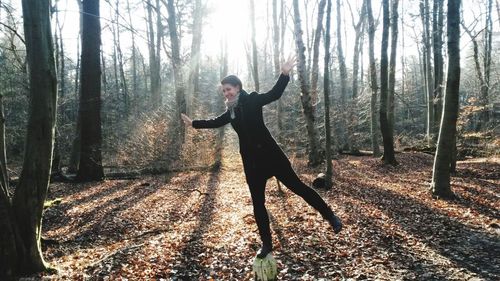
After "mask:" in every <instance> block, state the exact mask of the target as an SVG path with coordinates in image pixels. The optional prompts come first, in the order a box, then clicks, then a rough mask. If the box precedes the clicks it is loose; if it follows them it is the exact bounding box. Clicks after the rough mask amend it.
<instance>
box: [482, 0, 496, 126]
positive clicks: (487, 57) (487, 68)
mask: <svg viewBox="0 0 500 281" xmlns="http://www.w3.org/2000/svg"><path fill="white" fill-rule="evenodd" d="M492 10H493V0H488V3H487V7H486V24H485V28H484V51H483V69H484V83H483V84H482V85H481V105H482V106H483V108H484V109H483V112H482V114H481V122H480V123H479V124H481V126H483V125H484V126H485V125H486V124H487V123H488V122H489V120H490V114H489V109H488V105H489V90H490V87H491V85H490V74H491V50H492V37H493V21H492V19H491V13H492Z"/></svg>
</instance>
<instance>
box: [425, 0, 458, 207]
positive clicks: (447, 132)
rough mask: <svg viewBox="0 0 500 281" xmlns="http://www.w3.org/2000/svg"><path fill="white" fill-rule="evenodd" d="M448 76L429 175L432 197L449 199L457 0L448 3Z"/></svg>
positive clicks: (454, 119) (455, 109)
mask: <svg viewBox="0 0 500 281" xmlns="http://www.w3.org/2000/svg"><path fill="white" fill-rule="evenodd" d="M447 31H448V77H447V80H446V96H445V101H444V110H443V116H442V120H441V126H440V130H439V138H438V144H437V150H436V156H435V158H434V168H433V172H432V183H431V188H432V194H433V196H436V197H439V198H444V199H447V198H453V197H454V194H453V192H452V190H451V185H450V170H451V169H450V167H451V162H452V154H453V151H454V149H455V147H456V145H455V140H456V124H457V118H458V101H459V89H460V0H448V19H447Z"/></svg>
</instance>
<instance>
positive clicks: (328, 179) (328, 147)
mask: <svg viewBox="0 0 500 281" xmlns="http://www.w3.org/2000/svg"><path fill="white" fill-rule="evenodd" d="M331 12H332V1H331V0H328V5H327V7H326V27H325V63H324V69H323V71H324V84H323V88H324V93H323V94H324V99H325V135H326V140H325V156H326V172H325V186H327V187H330V186H331V185H332V174H333V166H332V156H331V155H332V141H331V138H332V135H331V134H332V133H331V129H330V19H331Z"/></svg>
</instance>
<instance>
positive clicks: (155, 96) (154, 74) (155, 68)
mask: <svg viewBox="0 0 500 281" xmlns="http://www.w3.org/2000/svg"><path fill="white" fill-rule="evenodd" d="M146 9H147V13H148V16H147V18H148V24H147V26H148V47H149V72H150V74H149V75H150V84H151V85H150V89H151V107H152V108H153V109H156V108H158V107H159V106H160V105H161V95H160V57H159V56H158V55H159V52H158V50H157V49H158V48H159V46H158V39H159V38H157V40H156V41H155V28H154V26H153V5H152V4H151V0H147V2H146ZM156 13H157V15H158V14H160V6H159V4H158V0H157V1H156ZM158 17H159V16H157V18H158ZM157 33H158V34H157V35H158V36H160V35H161V33H162V30H161V28H160V30H158V24H157Z"/></svg>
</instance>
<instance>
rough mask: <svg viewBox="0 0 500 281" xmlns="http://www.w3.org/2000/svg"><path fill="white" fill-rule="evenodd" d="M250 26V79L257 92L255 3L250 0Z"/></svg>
mask: <svg viewBox="0 0 500 281" xmlns="http://www.w3.org/2000/svg"><path fill="white" fill-rule="evenodd" d="M250 22H251V23H250V24H251V25H252V77H253V82H254V84H255V91H257V92H259V89H260V83H259V64H258V62H259V57H258V52H257V42H256V41H255V3H254V0H250Z"/></svg>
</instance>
